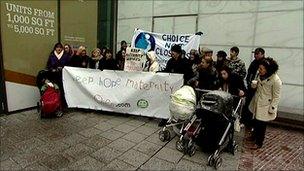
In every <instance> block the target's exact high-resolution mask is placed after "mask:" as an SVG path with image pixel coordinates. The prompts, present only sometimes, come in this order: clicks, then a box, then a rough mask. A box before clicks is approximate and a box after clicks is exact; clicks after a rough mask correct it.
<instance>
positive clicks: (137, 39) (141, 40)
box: [131, 29, 201, 69]
mask: <svg viewBox="0 0 304 171" xmlns="http://www.w3.org/2000/svg"><path fill="white" fill-rule="evenodd" d="M200 37H201V36H200V35H195V34H165V33H152V32H148V31H144V30H140V29H135V30H134V35H133V38H132V42H131V47H136V48H141V49H143V50H144V52H145V53H146V52H148V51H150V50H153V51H155V53H156V56H157V61H158V63H159V65H160V68H161V69H164V68H165V66H166V64H167V62H168V60H169V59H170V49H171V47H172V46H173V45H175V44H179V45H181V46H182V49H183V50H184V51H185V52H186V57H187V58H188V57H189V56H190V55H189V53H190V50H191V49H196V50H198V48H199V44H200Z"/></svg>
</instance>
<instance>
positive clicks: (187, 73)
mask: <svg viewBox="0 0 304 171" xmlns="http://www.w3.org/2000/svg"><path fill="white" fill-rule="evenodd" d="M163 72H168V73H178V74H184V83H187V81H188V80H190V78H191V76H192V75H193V74H192V68H191V66H190V64H189V62H188V60H187V59H186V58H179V59H177V60H175V59H174V58H170V59H169V61H168V62H167V65H166V68H165V69H164V70H163Z"/></svg>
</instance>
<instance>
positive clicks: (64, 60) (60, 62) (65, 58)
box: [46, 52, 70, 70]
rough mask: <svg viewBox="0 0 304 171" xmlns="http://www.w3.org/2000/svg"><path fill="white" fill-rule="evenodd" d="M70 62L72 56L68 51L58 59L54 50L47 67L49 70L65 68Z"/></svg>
mask: <svg viewBox="0 0 304 171" xmlns="http://www.w3.org/2000/svg"><path fill="white" fill-rule="evenodd" d="M69 62H70V57H69V55H68V54H67V53H63V55H62V57H61V58H60V59H58V58H57V57H56V55H55V54H54V52H52V53H51V54H50V56H49V59H48V62H47V66H46V67H47V69H48V70H53V69H58V67H61V68H63V67H64V66H66V65H68V64H69Z"/></svg>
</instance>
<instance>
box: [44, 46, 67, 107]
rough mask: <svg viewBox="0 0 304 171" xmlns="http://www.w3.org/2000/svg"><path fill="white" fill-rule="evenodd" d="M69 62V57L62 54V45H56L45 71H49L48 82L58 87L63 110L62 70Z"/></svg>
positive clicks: (64, 102) (64, 105) (64, 103)
mask: <svg viewBox="0 0 304 171" xmlns="http://www.w3.org/2000/svg"><path fill="white" fill-rule="evenodd" d="M69 62H70V56H69V55H68V54H67V53H65V52H64V50H63V46H62V44H61V43H56V44H55V46H54V49H53V51H52V52H51V54H50V56H49V59H48V62H47V69H48V71H49V80H50V81H51V82H54V83H55V84H57V85H58V86H59V90H60V95H61V101H62V105H63V108H66V106H67V104H66V101H65V97H64V91H63V83H62V68H63V67H64V66H68V64H69Z"/></svg>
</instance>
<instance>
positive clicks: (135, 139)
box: [122, 132, 148, 143]
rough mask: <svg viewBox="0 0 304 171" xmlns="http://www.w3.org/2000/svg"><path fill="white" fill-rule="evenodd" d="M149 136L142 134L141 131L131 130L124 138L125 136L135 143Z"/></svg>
mask: <svg viewBox="0 0 304 171" xmlns="http://www.w3.org/2000/svg"><path fill="white" fill-rule="evenodd" d="M147 137H148V136H147V135H144V134H140V133H137V132H130V133H128V134H126V135H124V136H123V137H122V138H124V139H126V140H129V141H132V142H134V143H140V142H142V141H143V140H144V139H145V138H147Z"/></svg>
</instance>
